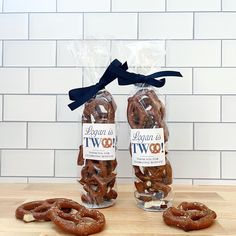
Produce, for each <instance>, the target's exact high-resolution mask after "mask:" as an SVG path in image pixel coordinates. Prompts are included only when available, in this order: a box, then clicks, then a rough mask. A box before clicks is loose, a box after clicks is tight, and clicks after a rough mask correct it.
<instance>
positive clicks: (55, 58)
mask: <svg viewBox="0 0 236 236" xmlns="http://www.w3.org/2000/svg"><path fill="white" fill-rule="evenodd" d="M57 50H58V43H57V40H56V49H55V67H56V68H57Z"/></svg>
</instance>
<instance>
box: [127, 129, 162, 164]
mask: <svg viewBox="0 0 236 236" xmlns="http://www.w3.org/2000/svg"><path fill="white" fill-rule="evenodd" d="M130 138H131V150H132V165H134V166H162V165H165V145H164V131H163V128H157V129H131V137H130Z"/></svg>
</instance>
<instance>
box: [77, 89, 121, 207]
mask: <svg viewBox="0 0 236 236" xmlns="http://www.w3.org/2000/svg"><path fill="white" fill-rule="evenodd" d="M115 112H116V104H115V101H114V100H113V98H112V96H111V94H110V93H109V92H108V91H107V90H101V91H99V92H98V93H97V94H96V96H95V97H94V98H92V99H90V100H89V101H88V102H86V103H85V105H84V110H83V115H82V123H83V146H82V145H81V146H80V151H79V156H78V163H77V164H78V165H83V167H82V170H81V179H80V180H79V182H80V184H81V185H82V186H83V190H84V191H83V193H82V196H81V200H82V202H83V203H84V204H85V205H86V206H87V207H89V208H103V207H108V206H111V205H113V204H114V200H115V199H116V198H117V192H116V186H115V183H116V166H117V162H116V159H114V157H115V145H116V136H115Z"/></svg>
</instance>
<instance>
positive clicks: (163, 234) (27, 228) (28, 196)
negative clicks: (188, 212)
mask: <svg viewBox="0 0 236 236" xmlns="http://www.w3.org/2000/svg"><path fill="white" fill-rule="evenodd" d="M174 191H175V199H174V202H173V205H175V206H176V205H177V204H178V203H180V202H182V201H200V202H202V203H205V204H206V205H208V206H209V208H211V209H213V210H215V211H216V213H217V215H218V218H217V221H216V222H215V224H214V225H212V226H211V227H210V228H208V229H204V230H200V231H191V232H187V233H186V232H184V231H182V230H180V229H177V228H172V227H169V226H166V225H165V224H164V223H163V221H162V213H159V212H146V211H143V210H141V209H139V208H137V207H136V203H135V200H134V198H133V186H132V185H119V186H118V192H119V197H118V199H117V202H116V204H115V205H114V206H113V207H110V208H107V209H101V212H102V213H104V215H105V217H106V227H105V229H104V230H103V231H102V232H101V233H99V234H96V235H119V236H124V235H132V236H133V235H140V236H141V235H142V236H143V235H158V236H167V235H169V236H175V235H178V236H182V235H190V234H191V235H199V236H209V235H211V236H212V235H231V236H235V235H236V186H179V185H178V186H174ZM79 194H80V193H79V184H0V236H59V235H71V234H64V233H63V232H62V231H60V230H58V229H57V228H56V227H55V226H54V225H53V224H52V223H51V222H33V223H23V222H22V221H20V220H17V219H15V216H14V214H15V209H16V208H17V206H19V205H20V204H22V203H23V202H26V201H33V200H40V199H46V198H54V197H66V198H72V199H73V200H75V201H78V202H80V196H79Z"/></svg>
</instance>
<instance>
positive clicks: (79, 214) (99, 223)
mask: <svg viewBox="0 0 236 236" xmlns="http://www.w3.org/2000/svg"><path fill="white" fill-rule="evenodd" d="M63 208H70V209H73V211H72V212H71V213H65V212H64V211H63V210H62V209H63ZM47 217H48V218H49V219H51V221H52V222H53V223H54V224H56V225H57V226H58V227H59V228H60V229H62V230H63V231H65V232H68V233H72V234H75V235H79V236H82V235H89V234H94V233H98V232H100V231H102V229H103V228H104V225H105V217H104V215H103V214H102V213H101V212H99V211H97V210H91V209H87V208H85V207H84V206H82V205H80V204H79V203H77V202H74V201H72V200H61V201H58V202H56V204H55V205H53V206H52V207H51V208H50V210H49V211H48V212H47Z"/></svg>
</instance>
